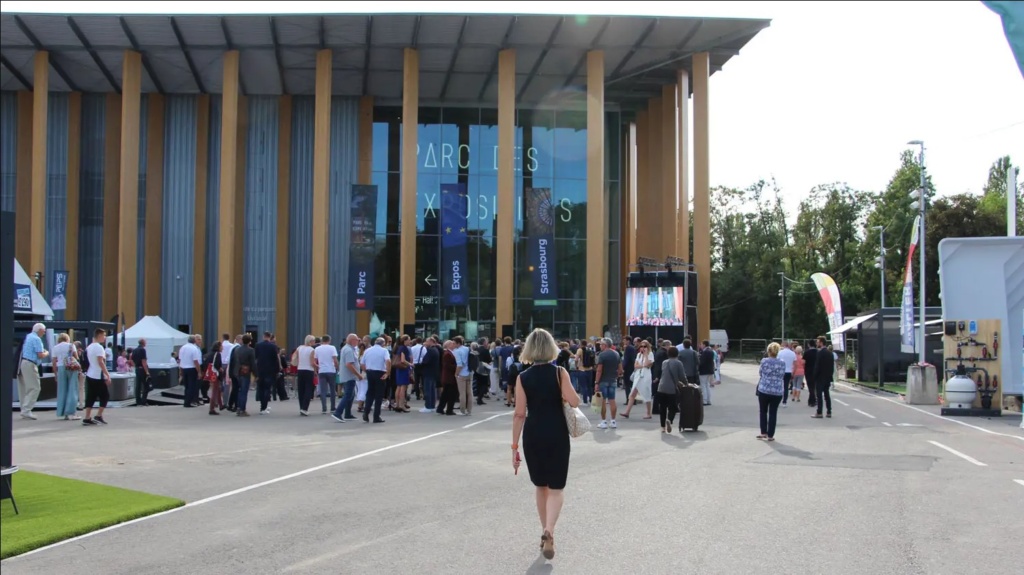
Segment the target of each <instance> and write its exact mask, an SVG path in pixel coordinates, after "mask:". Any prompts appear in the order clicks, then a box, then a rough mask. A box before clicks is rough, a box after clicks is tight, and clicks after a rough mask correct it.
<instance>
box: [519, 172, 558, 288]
mask: <svg viewBox="0 0 1024 575" xmlns="http://www.w3.org/2000/svg"><path fill="white" fill-rule="evenodd" d="M524 195H525V196H526V215H527V217H526V236H527V238H528V240H529V250H530V251H529V258H530V260H529V262H530V263H529V265H530V276H531V278H532V279H533V305H534V307H557V306H558V296H557V295H556V294H557V293H558V289H557V282H556V278H557V277H558V276H557V274H558V271H557V270H556V269H555V210H554V206H553V205H552V204H551V188H526V190H524Z"/></svg>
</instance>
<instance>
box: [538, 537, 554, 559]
mask: <svg viewBox="0 0 1024 575" xmlns="http://www.w3.org/2000/svg"><path fill="white" fill-rule="evenodd" d="M540 539H541V542H540V548H541V554H543V555H544V558H545V559H548V560H551V559H554V558H555V538H554V537H553V536H552V535H551V534H550V533H548V532H547V531H545V532H544V535H542V536H541V538H540Z"/></svg>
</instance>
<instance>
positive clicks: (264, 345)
mask: <svg viewBox="0 0 1024 575" xmlns="http://www.w3.org/2000/svg"><path fill="white" fill-rule="evenodd" d="M272 339H273V335H272V334H271V333H270V332H269V331H265V332H263V341H261V342H259V343H257V344H256V350H255V352H256V400H257V401H259V402H260V413H265V412H266V411H267V410H268V407H267V404H269V403H270V392H271V391H272V390H273V389H274V384H275V383H277V374H278V373H279V372H280V371H281V356H280V355H278V353H279V352H278V348H277V344H276V343H274V342H273V341H272ZM332 400H333V399H332Z"/></svg>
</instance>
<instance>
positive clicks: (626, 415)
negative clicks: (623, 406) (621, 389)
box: [619, 413, 629, 419]
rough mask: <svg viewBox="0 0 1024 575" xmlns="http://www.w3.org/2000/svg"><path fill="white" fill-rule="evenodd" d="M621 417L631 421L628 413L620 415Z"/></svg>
mask: <svg viewBox="0 0 1024 575" xmlns="http://www.w3.org/2000/svg"><path fill="white" fill-rule="evenodd" d="M619 417H621V418H622V419H629V414H628V413H620V414H619Z"/></svg>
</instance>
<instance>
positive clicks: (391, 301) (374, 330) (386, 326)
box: [369, 296, 400, 337]
mask: <svg viewBox="0 0 1024 575" xmlns="http://www.w3.org/2000/svg"><path fill="white" fill-rule="evenodd" d="M397 329H400V326H398V298H397V297H379V296H378V297H377V298H375V299H374V302H373V313H372V314H371V315H370V334H369V335H370V337H377V336H378V335H382V334H385V333H393V332H394V331H395V330H397Z"/></svg>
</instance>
